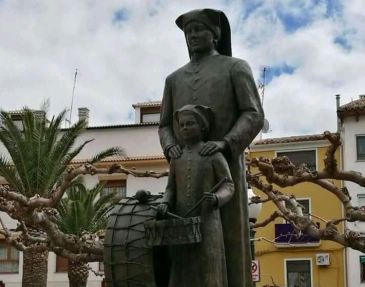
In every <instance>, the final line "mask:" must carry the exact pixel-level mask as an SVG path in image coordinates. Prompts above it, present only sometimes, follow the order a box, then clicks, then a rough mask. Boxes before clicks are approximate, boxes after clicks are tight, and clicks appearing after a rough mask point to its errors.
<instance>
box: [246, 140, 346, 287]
mask: <svg viewBox="0 0 365 287" xmlns="http://www.w3.org/2000/svg"><path fill="white" fill-rule="evenodd" d="M283 148H288V146H285V145H283ZM316 149H317V170H321V169H323V167H324V164H323V159H324V157H325V152H326V148H325V147H318V148H316ZM279 150H281V148H280V149H278V150H277V151H279ZM293 150H300V149H293ZM260 156H263V157H267V158H273V157H275V150H273V149H272V150H269V149H268V150H266V151H254V150H253V151H251V152H250V155H249V157H251V158H254V157H260ZM336 158H337V160H338V161H339V160H340V155H339V152H337V154H336ZM253 172H254V170H253ZM335 184H336V185H337V186H340V184H341V183H340V182H339V181H337V182H335ZM276 188H277V189H279V190H281V191H283V192H284V193H286V194H289V195H290V194H294V195H295V197H296V198H298V199H300V198H311V213H312V214H314V215H316V216H319V217H321V218H323V219H326V220H330V219H335V218H336V219H338V218H342V206H341V204H340V202H339V201H338V200H337V198H336V197H335V196H334V195H333V194H332V193H330V192H329V191H326V190H325V189H323V188H321V187H319V186H317V185H315V184H312V183H301V184H298V185H296V186H294V187H288V188H284V189H282V188H278V187H276ZM254 192H255V193H256V194H257V195H259V196H262V197H263V198H266V196H265V195H264V194H263V193H262V192H260V191H258V190H256V189H254ZM274 210H276V207H275V205H274V204H273V203H271V202H268V203H265V204H263V208H262V211H261V214H260V216H259V218H258V221H259V222H260V221H262V220H264V219H265V218H267V217H268V216H270V215H271V214H272V213H273V211H274ZM312 220H313V221H315V222H320V224H321V227H323V226H324V224H325V223H324V222H323V221H321V220H320V219H318V218H315V217H314V216H313V217H312ZM275 223H284V221H283V219H276V220H275V222H272V223H270V224H269V225H267V226H266V227H263V228H259V229H257V233H256V236H255V237H256V239H257V238H260V237H262V238H265V239H267V240H271V241H273V240H274V238H275ZM338 228H339V229H340V230H341V231H343V225H339V226H338ZM255 249H256V252H255V253H256V260H259V264H260V274H261V281H260V282H258V283H257V284H256V286H258V287H262V286H264V285H266V284H268V285H270V284H272V279H273V280H274V282H275V283H276V284H277V285H278V286H280V287H284V286H285V267H284V265H285V264H284V262H285V259H289V258H303V259H308V258H311V259H312V278H313V285H312V287H342V286H344V248H343V247H342V246H341V245H339V244H337V243H334V242H331V241H323V240H322V241H320V245H319V246H316V247H304V246H303V247H302V246H301V247H280V248H278V247H276V246H275V244H273V243H272V242H268V241H265V240H260V241H255ZM318 253H329V254H330V265H329V266H317V265H316V261H315V259H316V254H318Z"/></svg>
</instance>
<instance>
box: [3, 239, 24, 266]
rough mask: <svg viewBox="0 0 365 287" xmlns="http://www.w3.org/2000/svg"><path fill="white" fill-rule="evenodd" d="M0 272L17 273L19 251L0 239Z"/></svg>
mask: <svg viewBox="0 0 365 287" xmlns="http://www.w3.org/2000/svg"><path fill="white" fill-rule="evenodd" d="M0 273H19V251H18V250H17V249H15V248H14V247H13V246H11V245H10V244H8V243H7V242H5V241H4V240H1V241H0Z"/></svg>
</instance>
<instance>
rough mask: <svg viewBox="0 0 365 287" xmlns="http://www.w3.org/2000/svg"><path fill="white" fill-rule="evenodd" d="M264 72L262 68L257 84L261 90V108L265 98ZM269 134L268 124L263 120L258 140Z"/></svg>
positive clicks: (265, 69) (266, 120)
mask: <svg viewBox="0 0 365 287" xmlns="http://www.w3.org/2000/svg"><path fill="white" fill-rule="evenodd" d="M266 71H267V68H266V67H264V68H263V69H262V82H259V84H258V88H259V90H261V104H262V106H264V98H265V85H266ZM268 132H270V124H269V121H268V119H266V118H265V119H264V125H263V127H262V130H261V133H260V138H261V139H262V134H266V133H268Z"/></svg>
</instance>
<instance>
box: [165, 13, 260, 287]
mask: <svg viewBox="0 0 365 287" xmlns="http://www.w3.org/2000/svg"><path fill="white" fill-rule="evenodd" d="M176 24H177V26H178V27H179V28H180V29H182V30H183V31H184V34H185V38H186V42H187V46H188V51H189V55H190V62H189V63H187V64H186V65H185V66H183V67H181V68H180V69H178V70H177V71H175V72H173V73H172V74H170V75H169V76H168V77H167V79H166V83H165V90H164V95H163V101H162V110H161V121H160V127H159V136H160V141H161V145H162V148H163V150H164V153H165V155H166V157H167V159H168V160H171V159H178V158H180V157H183V154H184V153H186V152H187V151H186V150H184V149H183V148H182V147H181V146H180V145H179V135H178V125H177V123H176V122H174V120H173V118H174V117H173V114H174V111H177V110H178V109H180V108H182V107H183V106H185V105H188V104H194V105H205V106H208V107H210V108H211V109H212V111H213V113H214V119H215V122H214V125H213V127H212V128H211V129H210V131H209V133H208V136H207V139H208V141H207V142H205V143H204V144H201V148H200V150H199V155H200V156H203V157H207V160H208V158H209V157H210V156H212V155H213V154H215V153H217V152H221V153H223V154H224V156H225V158H226V160H227V162H228V165H229V169H230V172H231V175H232V179H233V182H234V189H235V191H234V195H233V197H232V199H231V200H230V201H229V202H228V203H227V204H226V205H225V206H224V207H223V208H222V209H221V220H222V227H223V236H224V246H225V253H226V267H227V278H228V286H229V287H242V286H245V287H251V286H252V280H251V255H250V242H249V223H248V211H247V210H248V208H247V191H246V181H245V171H244V165H243V162H244V159H243V152H244V149H245V148H247V147H248V145H249V144H250V143H251V141H252V140H253V139H254V138H255V136H256V135H257V134H258V132H259V131H260V129H261V128H262V125H263V119H264V114H263V110H262V107H261V103H260V97H259V95H258V92H257V88H256V85H255V81H254V79H253V77H252V73H251V69H250V67H249V65H248V64H247V63H246V62H245V61H243V60H240V59H237V58H233V57H232V53H231V35H230V26H229V22H228V19H227V17H226V16H225V14H224V13H223V12H222V11H218V10H212V9H202V10H193V11H190V12H188V13H186V14H183V15H181V16H180V17H178V18H177V20H176ZM184 157H185V155H184ZM202 163H203V161H202ZM201 180H202V181H204V178H201ZM191 256H192V259H191V260H193V259H194V255H193V254H191ZM178 286H179V285H177V287H178ZM223 286H224V285H223Z"/></svg>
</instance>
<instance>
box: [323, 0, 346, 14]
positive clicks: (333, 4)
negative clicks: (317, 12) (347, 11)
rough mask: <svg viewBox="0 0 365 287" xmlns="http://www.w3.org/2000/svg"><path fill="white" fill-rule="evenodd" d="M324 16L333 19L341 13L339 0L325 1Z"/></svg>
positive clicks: (341, 8) (341, 6)
mask: <svg viewBox="0 0 365 287" xmlns="http://www.w3.org/2000/svg"><path fill="white" fill-rule="evenodd" d="M325 2H326V8H327V10H326V16H327V17H334V16H336V15H339V14H341V13H342V10H343V5H342V3H341V1H340V0H326V1H325Z"/></svg>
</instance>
